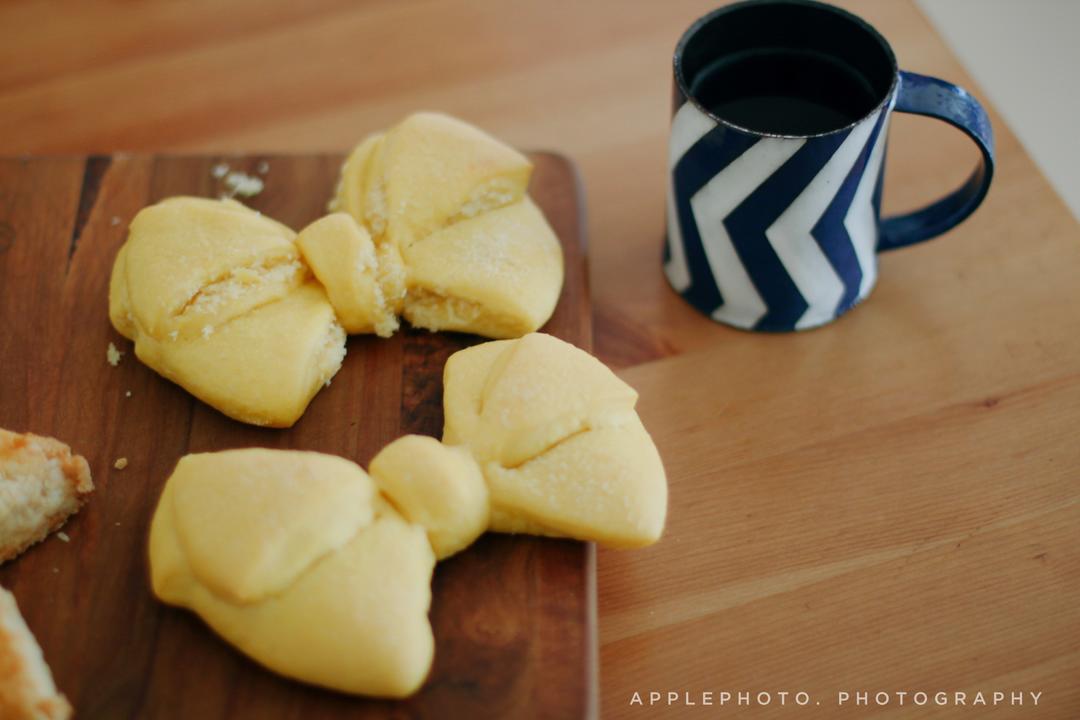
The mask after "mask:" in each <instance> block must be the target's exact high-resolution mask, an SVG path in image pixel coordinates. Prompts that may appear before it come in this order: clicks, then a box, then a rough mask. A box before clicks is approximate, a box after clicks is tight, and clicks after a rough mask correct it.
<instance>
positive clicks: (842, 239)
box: [664, 0, 994, 331]
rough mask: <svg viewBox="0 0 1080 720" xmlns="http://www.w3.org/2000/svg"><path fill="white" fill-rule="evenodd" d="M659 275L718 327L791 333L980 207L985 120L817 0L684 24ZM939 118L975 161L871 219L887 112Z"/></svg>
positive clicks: (829, 312)
mask: <svg viewBox="0 0 1080 720" xmlns="http://www.w3.org/2000/svg"><path fill="white" fill-rule="evenodd" d="M674 95H675V103H674V105H675V108H674V118H673V120H672V125H671V141H670V146H669V170H670V182H669V186H668V200H667V212H668V217H667V243H666V246H665V251H664V271H665V274H666V275H667V278H668V281H669V282H670V283H671V286H672V287H673V288H674V289H675V290H676V291H677V292H678V293H679V294H680V295H682V297H683V298H685V299H686V300H687V301H688V302H689V303H690V304H691V305H693V306H694V307H695V308H697V309H698V310H700V311H701V312H703V313H705V314H707V315H709V316H710V317H712V318H713V319H714V320H717V321H719V322H722V323H727V324H729V325H734V326H735V327H739V328H744V329H748V330H767V331H789V330H802V329H806V328H812V327H817V326H819V325H823V324H825V323H828V322H831V321H833V320H835V319H836V318H838V317H839V316H840V315H842V314H843V313H845V312H847V311H848V310H850V309H851V308H852V307H854V306H855V305H856V304H858V303H859V302H860V301H861V300H863V299H864V298H865V297H866V296H867V295H868V294H869V293H870V291H871V290H872V289H873V287H874V282H875V280H876V278H877V257H876V253H877V252H879V251H882V250H894V249H896V248H900V247H904V246H906V245H911V244H914V243H918V242H922V241H923V240H928V239H930V238H933V237H936V236H938V235H940V234H942V233H944V232H945V231H947V230H949V229H950V228H952V227H954V226H955V225H956V224H957V223H959V222H961V221H962V220H964V219H965V218H966V217H967V216H968V215H970V214H971V213H972V212H974V210H975V209H976V208H977V207H978V206H979V203H981V202H982V200H983V198H984V197H985V196H986V192H987V190H988V189H989V186H990V179H991V176H992V175H993V171H994V139H993V133H992V131H991V128H990V121H989V119H988V118H987V115H986V111H985V110H984V109H983V108H982V106H981V105H980V104H979V102H978V101H977V100H976V99H975V98H973V97H972V96H971V95H970V94H968V92H967V91H965V90H963V89H962V88H959V87H957V86H956V85H953V84H951V83H948V82H945V81H944V80H938V79H936V78H931V77H925V76H923V75H916V74H915V73H909V72H904V71H901V70H900V69H899V68H898V67H897V63H896V56H895V55H894V54H893V51H892V48H891V47H889V44H888V43H887V42H886V41H885V38H883V37H882V36H881V34H880V33H878V32H877V31H876V30H875V29H874V28H873V27H871V26H870V25H869V24H867V23H866V22H865V21H863V20H862V19H860V18H858V17H856V16H855V15H852V14H851V13H849V12H846V11H844V10H841V9H839V8H835V7H832V6H831V5H826V4H824V3H819V2H814V1H812V0H749V2H742V3H737V4H734V5H730V6H727V7H723V8H720V9H719V10H716V11H714V12H712V13H710V14H708V15H706V16H704V17H702V18H701V19H699V20H698V21H697V22H695V23H694V24H693V25H692V26H691V27H690V29H688V30H687V31H686V33H685V34H684V35H683V36H682V39H681V40H679V44H678V46H677V47H676V49H675V92H674ZM893 110H896V111H898V112H906V113H914V114H917V115H927V116H929V117H934V118H938V119H940V120H944V121H945V122H947V123H949V124H951V125H953V126H955V127H957V128H959V129H960V130H963V131H964V132H965V133H966V134H967V135H968V136H969V137H970V138H971V139H972V140H973V141H974V142H975V144H976V145H977V146H978V148H979V150H980V151H981V154H982V158H981V161H980V163H979V165H978V167H977V168H976V169H975V172H974V173H973V174H972V175H971V177H970V178H968V180H967V182H965V183H964V185H963V186H962V187H961V188H959V189H958V190H956V191H955V192H953V193H951V194H950V195H947V196H946V197H944V198H942V199H941V200H938V201H937V202H935V203H933V204H931V205H929V206H927V207H925V208H922V209H920V210H917V211H915V212H912V213H909V214H907V215H901V216H899V217H890V218H885V219H882V218H881V186H882V178H883V170H884V167H883V165H884V163H883V161H884V157H885V144H886V135H887V130H888V124H889V116H890V114H891V113H892V112H893Z"/></svg>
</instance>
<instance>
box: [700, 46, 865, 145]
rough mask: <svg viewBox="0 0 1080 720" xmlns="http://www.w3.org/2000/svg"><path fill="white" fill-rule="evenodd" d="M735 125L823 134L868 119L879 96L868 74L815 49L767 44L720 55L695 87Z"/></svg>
mask: <svg viewBox="0 0 1080 720" xmlns="http://www.w3.org/2000/svg"><path fill="white" fill-rule="evenodd" d="M690 92H691V93H693V95H694V97H696V98H697V99H698V100H699V101H700V102H701V104H702V105H704V106H705V107H706V108H707V109H708V110H709V111H711V112H713V113H714V114H716V115H717V116H718V117H720V118H723V119H724V120H727V121H728V122H730V123H732V124H733V125H738V126H739V127H743V128H746V129H747V130H753V131H755V132H761V133H769V134H775V135H818V134H821V133H826V132H830V131H832V130H838V129H840V128H842V127H846V126H848V125H851V124H852V123H854V122H857V121H858V120H860V119H862V118H863V117H865V116H866V115H867V114H868V113H869V112H870V111H871V110H873V109H874V106H875V105H877V103H878V100H879V96H878V95H877V93H876V92H875V91H874V87H873V85H871V83H870V82H869V81H868V80H867V79H866V77H865V76H864V75H863V74H862V73H860V72H859V71H858V69H856V68H853V67H852V66H850V65H848V64H846V63H843V62H840V61H838V60H837V59H836V58H835V57H832V56H830V55H826V54H823V53H820V52H816V51H814V50H809V49H806V50H802V49H781V48H765V49H756V50H746V51H743V52H739V53H734V54H732V55H729V56H725V57H721V58H718V59H717V60H716V61H714V62H713V63H712V64H710V65H709V66H708V67H706V68H704V69H702V70H701V71H700V72H699V73H698V74H697V75H696V76H695V77H694V84H693V85H692V86H691V88H690Z"/></svg>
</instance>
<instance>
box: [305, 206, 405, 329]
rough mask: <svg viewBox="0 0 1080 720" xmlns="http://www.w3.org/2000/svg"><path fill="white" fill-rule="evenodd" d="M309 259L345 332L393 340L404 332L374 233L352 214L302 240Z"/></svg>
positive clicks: (331, 219) (323, 222) (326, 220)
mask: <svg viewBox="0 0 1080 720" xmlns="http://www.w3.org/2000/svg"><path fill="white" fill-rule="evenodd" d="M296 244H297V246H298V247H299V248H300V252H301V254H302V255H303V258H304V260H305V261H306V262H307V264H308V266H309V267H310V268H311V270H312V272H314V273H315V277H316V278H318V280H319V282H320V283H322V285H323V287H325V288H326V294H327V296H328V297H329V298H330V304H331V305H333V306H334V312H335V313H336V314H337V318H338V321H339V322H340V323H341V325H342V327H344V328H345V332H347V333H349V334H353V333H372V332H373V333H376V334H377V335H379V336H381V337H390V336H391V335H393V334H394V331H395V330H397V328H398V321H397V316H396V315H395V314H394V311H393V309H392V308H388V307H387V304H386V297H385V295H384V294H383V288H382V287H381V285H380V282H379V261H378V257H377V255H376V252H375V244H374V243H373V242H371V235H370V234H368V231H367V230H365V229H364V228H363V227H361V226H360V225H359V224H357V222H356V220H354V219H353V217H352V216H351V215H348V214H347V213H333V214H332V215H327V216H325V217H323V218H320V219H319V220H316V221H315V222H313V223H311V224H310V225H308V226H307V227H306V228H304V229H303V230H301V231H300V234H299V235H297V236H296Z"/></svg>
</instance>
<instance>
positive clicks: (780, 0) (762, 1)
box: [672, 0, 900, 140]
mask: <svg viewBox="0 0 1080 720" xmlns="http://www.w3.org/2000/svg"><path fill="white" fill-rule="evenodd" d="M755 5H776V6H782V5H789V6H800V5H801V6H803V7H811V8H814V9H816V10H822V11H824V12H831V13H834V14H836V15H839V16H841V17H842V18H844V19H845V20H848V21H851V22H853V23H854V24H855V25H857V26H858V27H859V28H860V29H862V30H863V31H865V32H866V33H868V34H869V35H870V36H871V37H872V38H874V40H875V41H877V44H878V45H880V46H881V48H882V50H884V51H885V55H886V57H887V58H888V60H889V64H890V65H891V67H892V80H891V82H890V83H889V89H888V90H887V91H886V92H885V94H884V96H883V97H882V98H881V99H880V100H879V101H878V102H877V104H876V105H874V107H873V108H871V109H870V110H869V111H868V112H867V113H866V114H865V115H863V116H862V117H860V118H858V119H857V120H853V121H852V122H850V123H848V124H846V125H843V126H841V127H838V128H833V129H832V130H826V131H825V132H820V133H810V134H801V135H799V134H788V133H777V132H766V131H762V130H753V129H751V128H747V127H743V126H742V125H738V124H736V123H733V122H731V121H730V120H726V119H724V118H722V117H720V116H719V115H717V114H716V113H714V112H713V111H712V110H709V109H708V108H707V107H705V106H704V105H702V104H701V102H700V101H699V100H698V99H697V97H695V96H694V95H693V94H692V93H691V92H690V87H689V85H688V84H687V82H686V77H685V76H684V74H683V66H682V60H683V54H684V51H685V50H686V46H687V45H689V44H690V41H691V40H693V39H694V37H696V36H697V34H698V33H699V32H700V31H701V29H702V28H703V27H705V26H706V25H708V24H709V23H711V22H713V21H714V20H716V19H717V18H718V17H720V16H722V15H726V14H728V13H730V12H733V11H735V10H741V9H744V8H747V7H753V6H755ZM672 64H673V67H674V71H675V83H676V85H677V86H678V88H679V92H681V93H682V96H683V97H685V98H686V100H687V102H691V103H693V104H694V107H695V108H697V109H698V110H699V111H701V112H702V113H704V114H705V115H706V116H707V117H709V118H710V119H712V120H715V121H716V122H717V123H718V124H720V125H723V126H725V127H728V128H731V129H733V130H737V131H739V132H742V133H745V134H747V135H753V136H755V137H769V138H779V139H787V140H805V139H811V138H820V137H828V136H829V135H834V134H836V133H840V132H844V131H847V130H851V129H852V128H854V127H855V126H856V125H858V124H859V123H862V122H865V121H866V120H867V119H868V118H870V117H872V116H874V115H876V114H877V113H878V112H879V111H881V110H882V108H885V107H887V106H888V104H889V102H890V100H891V98H892V97H893V95H894V94H895V92H896V86H897V84H898V83H899V81H900V66H899V64H898V63H897V61H896V53H895V52H893V49H892V45H890V44H889V41H888V40H886V39H885V36H884V35H882V34H881V33H880V32H879V31H878V30H877V28H875V27H874V26H873V25H871V24H870V23H868V22H867V21H866V20H864V19H862V18H861V17H859V16H858V15H856V14H855V13H853V12H850V11H848V10H845V9H844V8H841V7H837V6H835V5H830V4H829V3H825V2H819V1H818V0H740V1H739V2H733V3H731V4H729V5H724V6H722V7H718V8H716V9H715V10H712V11H711V12H708V13H706V14H704V15H702V16H701V17H699V18H698V19H697V20H695V21H694V22H693V23H691V24H690V27H688V28H687V29H686V30H685V31H684V32H683V34H682V36H681V37H680V38H679V42H678V43H676V45H675V54H674V56H673V58H672Z"/></svg>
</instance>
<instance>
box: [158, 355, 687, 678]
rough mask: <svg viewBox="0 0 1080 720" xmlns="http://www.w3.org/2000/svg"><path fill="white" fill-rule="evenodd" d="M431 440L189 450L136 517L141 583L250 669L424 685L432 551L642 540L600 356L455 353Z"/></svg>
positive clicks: (637, 473)
mask: <svg viewBox="0 0 1080 720" xmlns="http://www.w3.org/2000/svg"><path fill="white" fill-rule="evenodd" d="M446 383H447V384H446V393H445V395H446V399H445V408H446V421H447V427H446V440H447V441H451V442H453V443H455V444H454V445H449V444H444V443H440V442H439V441H437V440H435V439H434V438H429V437H420V436H416V435H408V436H405V437H403V438H399V439H398V440H395V441H394V442H392V443H390V444H389V445H387V446H386V447H385V448H383V450H382V451H381V452H379V454H378V455H376V456H375V458H374V459H373V460H372V461H371V465H370V468H369V470H370V474H368V473H365V472H364V471H363V470H362V469H361V468H360V467H359V466H358V465H356V464H354V463H352V462H350V461H348V460H344V459H342V458H338V457H334V456H331V455H321V454H317V453H305V452H297V451H283V450H263V449H247V450H230V451H226V452H220V453H210V454H199V455H188V456H186V457H184V458H182V459H181V460H180V463H179V464H178V465H177V467H176V470H175V471H174V472H173V474H172V476H171V477H170V478H169V479H168V481H167V482H166V484H165V488H164V490H163V492H162V495H161V500H160V501H159V503H158V508H157V511H156V512H155V514H154V520H153V523H152V526H151V534H150V566H151V577H152V582H153V589H154V593H155V594H156V595H157V596H158V597H159V598H160V599H161V600H163V601H165V602H167V603H171V604H174V605H180V606H183V607H187V608H190V609H192V610H194V611H195V612H196V613H198V614H199V615H200V616H201V617H202V618H203V619H204V620H205V621H206V622H207V623H208V624H209V625H210V626H211V627H213V628H214V629H215V630H216V631H217V632H218V633H219V634H220V635H221V636H222V637H224V638H225V639H226V640H228V641H229V642H231V643H232V644H234V645H235V646H236V647H238V648H239V649H240V650H241V651H243V652H244V653H246V654H247V655H249V656H251V657H252V658H254V659H255V660H257V661H258V662H260V663H262V664H263V665H265V666H266V667H269V668H270V669H272V670H275V671H277V672H279V673H282V674H284V675H288V676H290V677H294V678H297V679H300V680H304V681H306V682H310V683H314V684H317V685H322V686H325V687H329V688H333V689H337V690H341V691H344V692H350V693H358V694H364V695H377V696H384V697H404V696H407V695H409V694H411V693H413V692H415V691H416V690H417V689H418V688H419V686H420V685H421V684H422V683H423V681H424V678H425V677H426V676H427V673H428V670H429V668H430V666H431V660H432V653H433V647H434V645H433V639H432V632H431V626H430V624H429V623H428V618H427V612H428V607H429V604H430V601H431V586H430V582H431V573H432V569H433V567H434V564H435V561H436V559H442V558H444V557H447V556H449V555H451V554H453V553H455V552H458V551H460V550H462V549H464V548H466V547H467V546H468V545H469V544H471V543H472V542H473V541H474V540H475V539H476V538H477V537H479V536H480V535H481V534H482V533H483V532H484V531H485V530H487V529H493V530H496V531H503V532H530V533H539V534H544V535H561V536H568V537H574V538H578V539H581V540H595V541H598V542H603V543H608V544H611V545H615V546H637V545H647V544H649V543H652V542H655V541H656V540H657V539H658V538H659V536H660V533H661V531H662V529H663V524H664V516H665V513H666V506H667V483H666V480H665V478H664V470H663V466H662V465H661V463H660V459H659V456H658V455H657V452H656V448H655V446H654V445H653V443H652V440H651V438H650V437H649V435H648V433H646V432H645V429H644V428H643V427H642V425H641V421H640V420H639V419H638V418H637V414H636V413H635V412H634V409H633V406H634V402H635V400H636V393H634V391H633V390H632V389H631V388H630V387H629V386H627V385H626V384H625V383H623V382H622V381H620V380H619V379H618V378H616V377H615V375H614V374H613V373H612V372H611V371H610V370H608V369H607V368H606V367H604V365H602V364H601V363H600V362H598V361H597V360H595V359H594V358H592V357H591V356H589V355H588V354H587V353H584V352H583V351H581V350H578V349H577V348H575V347H573V346H572V345H569V344H568V343H565V342H563V341H561V340H556V339H555V338H551V337H549V336H546V335H529V336H526V337H525V338H522V339H520V340H514V341H502V342H492V343H487V344H484V345H479V346H476V347H473V348H470V349H467V350H463V351H461V352H459V353H457V354H455V355H454V356H452V357H451V358H450V360H449V361H448V363H447V367H446Z"/></svg>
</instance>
